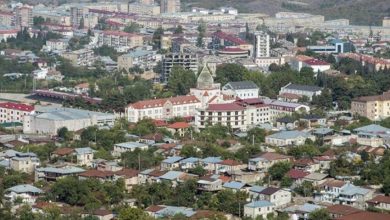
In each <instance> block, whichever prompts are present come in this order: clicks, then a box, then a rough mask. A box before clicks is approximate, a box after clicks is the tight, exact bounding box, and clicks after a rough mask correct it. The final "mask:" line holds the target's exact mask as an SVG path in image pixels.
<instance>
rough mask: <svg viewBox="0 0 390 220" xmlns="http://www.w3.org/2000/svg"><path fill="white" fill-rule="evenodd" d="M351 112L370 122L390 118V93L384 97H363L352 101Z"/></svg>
mask: <svg viewBox="0 0 390 220" xmlns="http://www.w3.org/2000/svg"><path fill="white" fill-rule="evenodd" d="M351 112H352V113H353V114H355V115H360V116H363V117H367V118H368V119H370V120H381V119H385V118H387V117H390V91H387V92H384V93H383V94H382V95H376V96H362V97H358V98H356V99H354V100H352V103H351Z"/></svg>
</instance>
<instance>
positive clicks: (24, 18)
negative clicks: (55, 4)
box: [15, 5, 33, 29]
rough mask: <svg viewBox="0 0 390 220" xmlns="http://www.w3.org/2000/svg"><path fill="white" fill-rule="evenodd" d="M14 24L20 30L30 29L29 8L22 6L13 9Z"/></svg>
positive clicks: (31, 17) (30, 16)
mask: <svg viewBox="0 0 390 220" xmlns="http://www.w3.org/2000/svg"><path fill="white" fill-rule="evenodd" d="M15 24H16V26H17V27H20V28H21V29H24V28H29V27H32V25H33V15H32V7H31V6H28V5H24V6H21V7H17V8H16V9H15Z"/></svg>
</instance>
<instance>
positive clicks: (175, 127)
mask: <svg viewBox="0 0 390 220" xmlns="http://www.w3.org/2000/svg"><path fill="white" fill-rule="evenodd" d="M189 127H190V124H188V123H187V122H175V123H173V124H171V125H168V127H167V129H168V131H170V132H171V133H172V134H173V135H178V136H180V137H183V136H184V135H185V134H186V132H187V131H188V129H189Z"/></svg>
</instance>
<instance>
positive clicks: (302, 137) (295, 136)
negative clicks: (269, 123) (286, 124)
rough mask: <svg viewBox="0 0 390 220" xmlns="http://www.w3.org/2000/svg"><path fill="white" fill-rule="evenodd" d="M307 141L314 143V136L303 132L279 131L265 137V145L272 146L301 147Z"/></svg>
mask: <svg viewBox="0 0 390 220" xmlns="http://www.w3.org/2000/svg"><path fill="white" fill-rule="evenodd" d="M307 139H310V140H313V141H314V139H315V138H314V136H313V135H311V134H309V133H307V132H303V131H280V132H278V133H275V134H271V135H268V136H266V137H265V143H266V144H270V145H274V146H294V145H303V144H304V143H305V141H306V140H307Z"/></svg>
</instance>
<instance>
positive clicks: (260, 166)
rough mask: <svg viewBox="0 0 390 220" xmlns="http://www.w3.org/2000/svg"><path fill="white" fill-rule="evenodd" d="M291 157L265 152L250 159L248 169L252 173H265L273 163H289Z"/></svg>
mask: <svg viewBox="0 0 390 220" xmlns="http://www.w3.org/2000/svg"><path fill="white" fill-rule="evenodd" d="M291 159H292V157H290V156H286V155H282V154H278V153H273V152H265V153H263V154H262V155H260V156H258V157H255V158H251V159H249V161H248V169H249V170H253V171H264V172H267V170H268V168H270V167H271V166H272V165H274V164H275V163H279V162H289V161H291Z"/></svg>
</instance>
